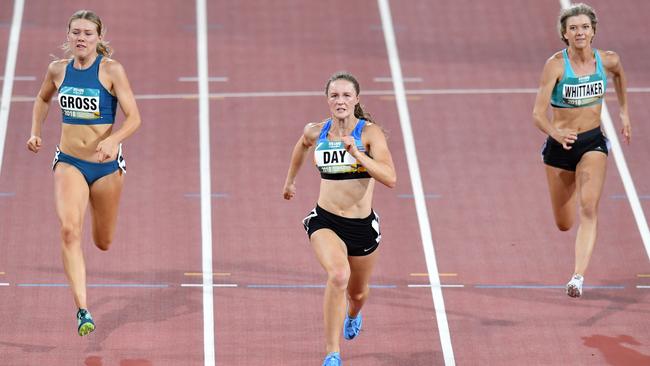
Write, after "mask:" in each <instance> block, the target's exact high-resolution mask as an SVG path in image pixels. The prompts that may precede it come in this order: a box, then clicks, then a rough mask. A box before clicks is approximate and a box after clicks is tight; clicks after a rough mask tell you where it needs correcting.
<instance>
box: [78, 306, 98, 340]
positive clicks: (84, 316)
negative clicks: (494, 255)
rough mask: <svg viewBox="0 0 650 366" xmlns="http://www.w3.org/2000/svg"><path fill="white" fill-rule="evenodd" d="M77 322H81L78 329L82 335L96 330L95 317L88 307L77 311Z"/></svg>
mask: <svg viewBox="0 0 650 366" xmlns="http://www.w3.org/2000/svg"><path fill="white" fill-rule="evenodd" d="M77 323H78V324H79V326H78V327H77V331H78V332H79V335H80V336H82V337H83V336H85V335H86V334H88V333H90V332H92V331H93V330H95V322H94V321H93V317H92V315H90V312H89V311H88V310H86V309H79V311H77Z"/></svg>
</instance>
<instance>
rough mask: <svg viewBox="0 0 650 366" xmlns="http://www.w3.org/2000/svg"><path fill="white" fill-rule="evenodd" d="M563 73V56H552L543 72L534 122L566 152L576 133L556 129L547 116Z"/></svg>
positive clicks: (534, 110) (575, 137)
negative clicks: (556, 86)
mask: <svg viewBox="0 0 650 366" xmlns="http://www.w3.org/2000/svg"><path fill="white" fill-rule="evenodd" d="M563 73H564V64H563V60H562V58H561V56H558V54H555V55H553V56H551V58H549V59H548V60H547V61H546V64H545V65H544V69H543V70H542V77H541V80H540V82H539V89H538V90H537V97H535V106H534V107H533V121H534V123H535V126H537V128H539V129H540V130H541V131H542V132H544V133H545V134H547V135H548V136H551V138H553V139H554V140H555V141H557V142H559V143H561V144H562V146H563V147H564V148H565V149H566V150H570V149H571V144H573V143H574V142H575V141H576V139H577V138H578V135H577V134H576V132H575V131H569V130H564V129H557V128H555V126H553V124H552V123H551V121H550V120H549V119H548V117H547V115H546V111H547V109H548V106H549V104H550V102H551V94H552V93H553V88H554V87H555V83H557V81H558V80H559V79H560V77H561V76H562V74H563Z"/></svg>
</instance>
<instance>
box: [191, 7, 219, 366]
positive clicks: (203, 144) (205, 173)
mask: <svg viewBox="0 0 650 366" xmlns="http://www.w3.org/2000/svg"><path fill="white" fill-rule="evenodd" d="M207 24H208V22H207V5H206V1H205V0H196V56H197V68H198V77H199V80H198V87H199V151H200V163H199V165H200V176H201V256H202V266H201V269H202V271H203V356H204V362H205V366H214V365H215V353H216V352H215V344H214V297H213V296H214V294H213V283H212V200H211V197H212V195H211V194H210V187H211V182H210V98H209V93H210V90H209V87H208V32H207Z"/></svg>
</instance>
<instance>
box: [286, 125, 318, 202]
mask: <svg viewBox="0 0 650 366" xmlns="http://www.w3.org/2000/svg"><path fill="white" fill-rule="evenodd" d="M316 127H317V124H316V123H308V124H307V125H306V126H305V129H304V131H303V134H302V136H300V139H298V142H296V145H295V146H294V147H293V151H292V152H291V162H290V163H289V170H288V171H287V179H286V180H285V182H284V188H283V192H282V195H283V196H284V199H286V200H290V199H292V198H293V196H295V195H296V175H298V171H299V170H300V167H301V166H302V164H303V163H304V162H305V158H306V157H307V152H309V149H310V148H311V147H312V146H313V145H314V142H315V141H316V136H317V134H318V129H317V128H316Z"/></svg>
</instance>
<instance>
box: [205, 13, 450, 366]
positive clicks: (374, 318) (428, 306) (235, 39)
mask: <svg viewBox="0 0 650 366" xmlns="http://www.w3.org/2000/svg"><path fill="white" fill-rule="evenodd" d="M350 7H352V8H350ZM341 8H343V3H340V4H331V3H328V4H324V3H323V4H313V7H304V6H299V4H298V2H295V1H287V2H282V3H274V4H273V6H270V4H269V6H268V7H267V6H265V5H260V4H258V3H255V2H245V3H238V4H237V5H236V6H235V5H234V4H219V5H218V6H215V4H211V6H209V9H208V10H209V19H211V20H212V21H213V23H212V24H218V25H219V26H218V27H216V26H215V28H212V31H211V33H210V35H209V39H210V44H211V45H212V48H211V53H210V69H211V75H210V76H226V77H228V80H229V81H228V82H227V83H215V84H212V85H211V92H213V93H214V92H222V91H224V92H244V91H265V90H277V91H285V90H286V91H294V90H320V89H322V88H323V87H324V84H325V81H326V79H327V77H329V75H331V74H332V73H333V72H334V71H337V70H339V69H347V70H350V71H351V72H353V73H354V74H356V75H357V76H358V77H359V79H360V82H361V87H362V93H361V94H362V100H363V104H364V105H365V106H366V107H367V109H368V110H369V111H370V112H371V113H372V114H373V115H374V116H375V117H376V118H377V119H378V121H379V122H380V123H381V124H382V125H383V126H384V127H385V129H386V130H387V131H388V133H389V135H390V139H389V143H390V146H391V151H392V152H393V158H394V159H395V164H396V167H397V169H398V176H399V179H398V181H399V183H398V187H397V188H396V189H395V190H387V189H385V188H383V187H379V186H378V187H377V189H376V194H377V197H376V200H375V208H376V209H377V211H378V213H379V215H380V216H381V218H382V228H383V232H382V239H383V245H382V248H381V249H380V250H381V251H382V253H381V258H380V262H379V263H378V264H377V269H376V272H375V275H374V277H373V281H372V282H373V284H379V285H387V284H388V285H396V286H398V287H397V288H389V289H384V288H381V289H380V288H376V289H373V290H372V295H371V300H370V301H369V303H368V307H367V308H366V310H365V311H364V314H365V315H364V316H365V317H366V321H365V323H364V324H365V325H364V326H365V327H366V328H365V329H366V330H365V331H364V334H363V335H362V337H360V338H359V339H358V340H355V341H354V342H353V343H347V342H345V343H343V344H342V347H343V355H344V358H345V359H346V360H350V361H349V362H351V363H354V364H357V365H396V364H404V365H406V364H408V365H428V364H430V363H431V362H432V360H434V362H437V360H441V359H442V356H441V353H440V347H439V343H440V342H439V340H438V339H437V337H438V336H437V331H436V328H435V320H434V318H433V317H434V313H433V304H432V302H431V298H430V294H428V293H427V292H425V291H419V289H418V290H411V289H409V288H408V287H407V284H408V283H409V280H410V278H409V273H410V272H416V271H421V269H422V268H424V264H423V263H424V262H423V258H422V254H421V250H422V249H421V244H420V243H419V239H418V236H417V230H418V228H417V220H416V219H415V210H414V207H413V203H412V201H411V200H409V199H403V198H399V197H398V195H399V194H402V193H403V194H408V193H410V183H409V182H408V173H407V171H406V162H405V157H404V153H403V147H402V146H401V144H402V139H401V136H400V130H399V124H398V120H397V113H396V109H395V104H394V98H385V97H380V96H378V97H370V96H365V97H364V96H363V90H370V89H380V88H381V89H388V87H387V85H386V83H378V82H374V81H373V79H374V78H375V77H378V76H382V77H385V76H388V75H389V69H388V63H387V61H386V53H385V46H384V40H383V34H382V33H381V28H380V19H379V14H378V10H377V7H376V2H374V1H364V2H355V3H346V4H345V8H347V9H348V11H346V12H339V11H338V9H341ZM235 9H238V10H239V11H235ZM244 9H245V10H244ZM296 12H298V13H296ZM234 29H236V30H237V32H234V31H233V30H234ZM343 55H347V56H343ZM242 63H243V64H244V65H246V67H241V66H240V65H241V64H242ZM247 70H255V74H254V76H253V75H251V73H250V71H248V72H247ZM246 72H247V73H246ZM323 93H324V91H323ZM211 113H212V115H213V119H212V122H213V130H212V131H213V132H212V136H211V141H212V146H213V156H212V158H213V177H215V181H214V183H213V192H219V193H223V194H226V195H227V196H226V197H225V198H218V199H216V200H215V201H214V203H215V205H214V218H213V228H214V232H215V242H214V243H215V244H214V247H215V249H214V253H215V265H214V267H215V269H219V271H223V272H232V279H230V281H232V282H236V283H238V284H240V287H238V288H237V289H233V290H217V292H216V295H215V316H216V320H215V329H216V339H217V345H218V348H219V349H221V353H219V352H218V353H217V363H218V364H219V363H221V364H246V365H259V364H264V363H265V362H268V360H273V362H274V363H277V364H282V365H303V364H307V363H314V362H320V360H321V359H322V357H323V351H322V343H323V340H322V338H323V336H322V325H321V324H322V310H321V308H322V305H321V301H322V291H323V290H322V289H313V288H299V287H300V286H310V285H322V284H324V283H325V275H324V273H323V272H322V269H321V268H320V267H319V266H318V263H317V261H316V260H315V258H314V256H313V253H312V251H311V249H310V248H309V244H308V242H307V239H306V237H305V234H304V231H303V229H302V228H301V223H300V221H301V220H302V218H303V217H304V216H305V215H306V214H307V213H308V212H309V210H311V208H313V205H314V202H315V201H316V198H317V193H318V191H317V189H318V176H317V172H316V171H315V169H314V168H313V166H312V164H311V163H310V162H307V163H306V164H305V166H304V167H303V169H302V170H301V172H300V175H299V177H298V180H297V182H298V193H297V196H296V198H295V199H294V201H291V202H285V201H284V200H283V199H282V196H281V190H282V185H283V182H284V178H285V174H286V169H287V164H288V160H289V156H290V152H291V149H292V147H293V145H294V144H295V142H296V140H297V139H298V137H299V136H300V133H301V131H302V127H303V126H304V124H305V123H306V122H308V121H316V120H318V119H319V118H325V117H326V116H327V114H328V112H327V106H326V104H325V101H324V98H323V97H320V96H314V97H294V98H288V97H277V98H249V99H243V98H242V99H240V98H232V99H231V98H225V99H223V100H221V99H217V100H215V101H214V102H213V103H212V104H211ZM219 253H220V254H219ZM256 284H265V285H271V286H273V285H290V286H296V287H294V288H289V289H286V288H285V289H279V288H270V289H257V290H254V291H255V292H254V294H250V292H251V291H253V290H251V289H249V288H246V287H244V286H249V285H256ZM225 291H228V292H227V294H226V293H225ZM220 293H221V295H220ZM400 299H404V300H405V301H402V300H400ZM263 308H266V309H271V311H270V312H269V310H267V315H266V316H263V315H261V314H259V313H257V312H256V311H263V310H262V309H263ZM387 334H390V337H387V336H386V335H387ZM270 339H273V340H277V341H274V342H269V340H270ZM243 340H246V341H247V349H246V351H245V352H244V351H242V349H241V347H239V346H238V344H241V342H242V341H243Z"/></svg>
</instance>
